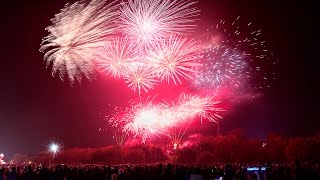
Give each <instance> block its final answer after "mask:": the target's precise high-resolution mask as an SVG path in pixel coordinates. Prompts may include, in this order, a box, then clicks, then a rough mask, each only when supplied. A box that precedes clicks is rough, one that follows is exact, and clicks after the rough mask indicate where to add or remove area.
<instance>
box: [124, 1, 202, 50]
mask: <svg viewBox="0 0 320 180" xmlns="http://www.w3.org/2000/svg"><path fill="white" fill-rule="evenodd" d="M194 4H196V2H194V1H190V0H186V1H182V0H167V1H163V0H148V1H146V0H128V3H125V4H124V5H123V6H122V7H121V8H120V11H121V15H120V20H119V27H120V30H121V31H122V33H123V34H125V35H126V36H128V37H132V38H133V39H134V40H135V41H136V42H137V44H138V45H142V46H148V45H150V44H152V43H154V41H156V40H158V39H160V38H163V37H167V36H168V35H170V34H184V33H187V32H190V31H191V30H192V29H193V28H194V27H195V26H196V25H195V24H194V23H195V21H196V19H194V17H196V16H197V15H198V14H199V10H197V9H196V8H195V7H193V5H194Z"/></svg>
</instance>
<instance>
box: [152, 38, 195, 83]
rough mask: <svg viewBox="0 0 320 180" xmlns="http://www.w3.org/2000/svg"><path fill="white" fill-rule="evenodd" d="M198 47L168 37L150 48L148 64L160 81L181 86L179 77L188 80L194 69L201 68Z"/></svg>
mask: <svg viewBox="0 0 320 180" xmlns="http://www.w3.org/2000/svg"><path fill="white" fill-rule="evenodd" d="M200 57H201V56H200V53H199V51H198V47H197V46H196V44H195V42H194V41H189V40H187V38H181V37H179V36H170V37H169V38H168V39H161V41H160V42H159V43H158V44H155V45H154V46H152V50H150V51H149V55H148V57H147V60H148V63H149V64H150V65H151V66H152V67H153V68H154V69H155V72H156V74H157V75H158V76H159V77H160V79H161V80H164V79H165V80H167V81H168V82H169V81H170V79H172V81H173V82H174V83H175V84H177V82H179V83H180V84H182V82H181V80H180V77H182V78H185V79H189V78H191V74H193V73H194V72H195V68H196V67H199V66H201V64H200V63H198V62H197V61H198V60H199V59H200Z"/></svg>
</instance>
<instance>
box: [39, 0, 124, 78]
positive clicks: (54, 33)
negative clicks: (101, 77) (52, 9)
mask: <svg viewBox="0 0 320 180" xmlns="http://www.w3.org/2000/svg"><path fill="white" fill-rule="evenodd" d="M116 7H117V6H116V5H114V3H111V4H107V3H106V1H104V0H92V1H91V2H90V3H85V2H84V1H80V2H75V3H74V4H71V5H70V4H66V5H65V7H64V8H63V9H62V10H61V12H60V13H58V14H56V15H55V17H54V18H53V19H51V22H52V25H51V26H49V27H47V28H46V30H48V32H49V35H48V36H46V37H45V38H44V39H43V40H42V43H41V47H40V51H42V52H45V54H44V60H45V61H46V64H47V66H48V65H50V64H51V63H52V73H53V74H55V73H57V72H59V75H60V77H63V76H64V75H66V74H67V75H68V78H69V80H70V81H71V82H73V81H74V80H75V79H76V80H78V81H80V80H81V77H82V74H84V75H85V76H86V77H87V78H90V76H91V75H92V72H93V64H94V63H93V62H92V61H93V58H94V57H93V56H94V52H95V50H96V48H97V47H99V46H101V45H102V44H103V42H104V41H106V39H107V38H108V37H109V36H110V35H111V34H113V33H114V32H115V30H116V26H115V24H114V23H113V22H114V21H115V20H116V18H117V16H118V14H119V13H118V11H117V9H116Z"/></svg>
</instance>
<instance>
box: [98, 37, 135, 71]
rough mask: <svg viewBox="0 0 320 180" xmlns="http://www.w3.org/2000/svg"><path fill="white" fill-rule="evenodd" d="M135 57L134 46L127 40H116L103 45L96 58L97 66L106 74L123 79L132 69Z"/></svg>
mask: <svg viewBox="0 0 320 180" xmlns="http://www.w3.org/2000/svg"><path fill="white" fill-rule="evenodd" d="M137 57H138V56H137V50H136V48H135V46H134V45H133V44H132V43H131V42H130V41H129V40H128V39H127V38H125V39H119V38H117V39H115V40H114V41H112V42H110V43H107V44H105V46H104V48H103V50H102V52H101V55H99V58H98V59H99V60H98V61H99V63H98V66H99V67H100V68H102V69H103V71H106V73H107V74H109V73H111V75H112V76H118V77H123V76H125V75H127V74H128V72H129V71H130V70H132V69H133V68H134V67H133V66H135V65H136V62H137Z"/></svg>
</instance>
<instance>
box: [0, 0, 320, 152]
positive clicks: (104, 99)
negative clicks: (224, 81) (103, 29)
mask: <svg viewBox="0 0 320 180" xmlns="http://www.w3.org/2000/svg"><path fill="white" fill-rule="evenodd" d="M199 1H200V2H199V8H200V9H201V10H202V12H201V19H202V20H203V21H205V22H206V23H207V24H216V23H217V22H218V21H219V20H220V19H222V18H229V17H237V16H238V15H240V16H241V18H244V19H248V21H250V20H251V21H253V22H254V23H255V24H256V25H257V26H258V27H260V29H262V30H263V34H264V35H265V37H266V40H267V41H268V43H269V44H270V46H271V47H272V48H271V49H272V50H273V52H274V54H275V56H276V57H277V58H278V59H279V61H278V67H277V69H278V73H279V75H278V78H277V80H275V81H273V84H272V87H271V88H269V89H267V90H265V91H264V95H263V96H262V97H260V98H259V99H257V100H255V101H253V102H247V103H243V104H241V105H238V106H236V107H234V108H233V109H232V112H230V113H229V114H228V116H227V117H226V118H225V119H224V121H223V123H222V125H221V126H222V132H227V131H230V130H232V129H234V128H243V129H244V131H245V132H246V134H248V135H250V136H252V137H265V136H266V135H267V134H268V133H270V132H275V133H279V134H282V135H290V136H291V135H299V136H306V135H311V134H314V133H316V132H320V123H319V120H320V118H319V113H318V112H319V110H318V107H319V103H318V102H319V94H318V92H319V89H317V88H316V86H318V84H317V83H318V82H319V81H318V77H319V74H318V73H319V70H318V68H319V66H317V64H318V62H317V61H318V60H319V52H320V48H319V47H320V46H319V42H320V41H319V40H320V38H319V32H320V29H319V23H320V18H319V14H317V11H316V10H315V7H317V6H316V5H315V4H311V3H302V1H301V3H298V2H293V1H289V0H283V1H282V2H281V3H280V2H278V1H276V0H259V1H254V0H246V1H239V0H227V1H223V3H222V1H214V0H199ZM67 2H70V3H73V2H75V1H73V0H70V1H67V0H55V1H53V0H51V1H50V0H46V1H45V0H44V1H39V2H36V1H21V2H19V1H10V2H8V1H7V2H2V3H1V12H0V13H1V28H0V31H1V43H0V45H1V54H0V59H1V61H0V62H1V65H0V67H1V71H0V82H1V84H0V153H1V152H3V153H5V154H7V155H10V156H11V155H13V154H15V153H17V152H22V153H37V152H39V151H41V150H44V149H45V148H46V145H47V144H48V143H49V142H50V140H57V141H59V142H62V143H63V145H64V147H65V148H69V147H100V146H104V145H108V144H111V143H113V140H112V137H111V133H112V132H109V133H108V132H99V131H98V129H99V128H100V127H106V122H105V121H103V119H102V117H101V115H99V112H101V109H102V108H103V107H104V106H107V105H108V104H113V105H121V104H125V103H126V102H127V101H128V100H130V99H131V98H132V97H133V96H136V94H134V93H133V92H131V90H130V89H129V88H127V87H126V85H125V84H124V83H122V82H120V81H117V80H114V79H112V78H106V77H103V76H101V75H96V77H95V80H92V81H89V80H87V79H84V80H83V81H82V83H81V84H75V85H73V86H71V85H70V84H69V83H68V82H62V81H61V80H60V79H59V78H54V77H52V75H51V70H50V69H46V67H45V64H44V63H43V54H42V53H40V52H39V50H38V49H39V47H40V42H41V39H42V38H43V37H45V36H46V35H47V32H46V31H45V27H47V26H49V25H50V24H51V22H50V19H51V18H52V17H53V16H54V14H56V13H58V12H59V11H60V9H61V8H63V6H64V4H65V3H67Z"/></svg>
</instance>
